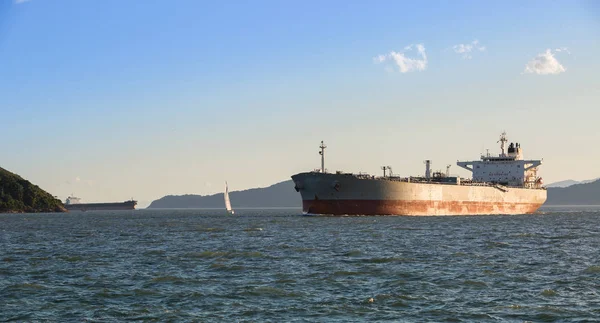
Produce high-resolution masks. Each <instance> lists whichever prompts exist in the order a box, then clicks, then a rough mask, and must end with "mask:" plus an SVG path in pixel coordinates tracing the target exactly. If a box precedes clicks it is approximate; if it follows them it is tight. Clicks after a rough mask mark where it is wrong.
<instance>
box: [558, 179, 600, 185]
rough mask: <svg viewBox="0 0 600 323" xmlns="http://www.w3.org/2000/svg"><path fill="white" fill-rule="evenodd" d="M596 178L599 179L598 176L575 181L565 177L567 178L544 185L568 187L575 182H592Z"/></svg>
mask: <svg viewBox="0 0 600 323" xmlns="http://www.w3.org/2000/svg"><path fill="white" fill-rule="evenodd" d="M598 179H600V178H594V179H588V180H586V181H575V180H572V179H567V180H564V181H560V182H556V183H552V184H548V185H546V187H569V186H571V185H575V184H587V183H591V182H594V181H596V180H598Z"/></svg>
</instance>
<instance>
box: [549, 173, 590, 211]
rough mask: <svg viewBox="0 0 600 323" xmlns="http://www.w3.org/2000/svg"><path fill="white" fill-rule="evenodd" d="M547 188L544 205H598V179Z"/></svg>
mask: <svg viewBox="0 0 600 323" xmlns="http://www.w3.org/2000/svg"><path fill="white" fill-rule="evenodd" d="M586 182H587V183H584V184H574V185H571V186H569V187H550V188H548V199H547V200H546V203H545V204H546V205H600V180H598V179H597V180H591V181H586Z"/></svg>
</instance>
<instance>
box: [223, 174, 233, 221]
mask: <svg viewBox="0 0 600 323" xmlns="http://www.w3.org/2000/svg"><path fill="white" fill-rule="evenodd" d="M224 196H225V209H226V210H227V212H229V213H231V214H233V210H232V209H231V202H230V201H229V188H228V187H227V182H225V193H224Z"/></svg>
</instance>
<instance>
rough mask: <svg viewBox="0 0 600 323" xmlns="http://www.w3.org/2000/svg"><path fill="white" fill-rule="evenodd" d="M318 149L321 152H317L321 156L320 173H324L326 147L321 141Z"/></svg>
mask: <svg viewBox="0 0 600 323" xmlns="http://www.w3.org/2000/svg"><path fill="white" fill-rule="evenodd" d="M319 148H321V151H319V155H321V173H325V148H327V146H325V144H324V143H323V140H321V146H319Z"/></svg>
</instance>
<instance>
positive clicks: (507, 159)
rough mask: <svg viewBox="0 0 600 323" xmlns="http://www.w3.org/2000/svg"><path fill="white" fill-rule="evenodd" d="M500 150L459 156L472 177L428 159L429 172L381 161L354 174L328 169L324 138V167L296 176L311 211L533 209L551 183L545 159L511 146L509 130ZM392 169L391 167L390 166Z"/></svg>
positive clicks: (387, 212) (393, 212) (498, 211)
mask: <svg viewBox="0 0 600 323" xmlns="http://www.w3.org/2000/svg"><path fill="white" fill-rule="evenodd" d="M498 142H500V143H501V144H500V149H501V153H500V154H499V155H497V156H492V155H490V154H489V153H487V154H486V155H482V156H481V159H480V160H477V161H458V162H457V165H458V166H460V167H462V168H464V169H466V170H468V171H470V172H472V178H471V179H464V178H461V177H459V176H450V174H449V168H450V165H448V168H447V169H446V172H445V173H443V172H441V171H437V172H432V171H431V162H430V161H429V160H426V161H425V174H424V176H416V177H398V176H394V175H393V174H392V173H391V167H389V166H382V167H381V168H382V170H383V176H373V175H369V174H362V173H359V174H352V173H344V172H341V171H336V172H335V173H328V172H327V170H326V169H325V148H326V146H325V145H324V144H323V142H321V146H320V147H319V148H320V151H319V153H320V154H321V168H320V169H317V170H314V171H311V172H304V173H299V174H296V175H293V176H292V180H293V181H294V183H295V189H296V191H298V192H300V195H301V196H302V209H303V212H304V213H306V214H323V215H478V214H529V213H534V212H536V211H537V209H538V208H539V207H540V206H541V205H542V204H543V203H544V202H545V201H546V189H545V188H544V187H543V186H542V185H543V182H542V178H541V177H538V176H537V171H538V167H539V166H540V165H541V164H542V161H541V160H525V159H523V151H522V149H521V146H520V144H519V143H510V145H509V146H508V149H506V148H507V147H506V143H507V142H508V140H507V139H506V133H502V135H501V136H500V140H499V141H498ZM386 171H388V172H386Z"/></svg>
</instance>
